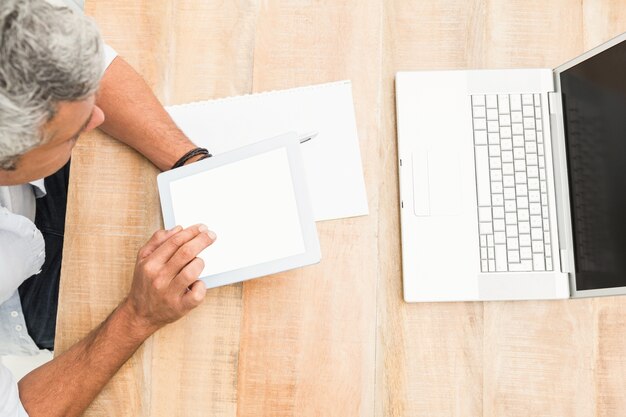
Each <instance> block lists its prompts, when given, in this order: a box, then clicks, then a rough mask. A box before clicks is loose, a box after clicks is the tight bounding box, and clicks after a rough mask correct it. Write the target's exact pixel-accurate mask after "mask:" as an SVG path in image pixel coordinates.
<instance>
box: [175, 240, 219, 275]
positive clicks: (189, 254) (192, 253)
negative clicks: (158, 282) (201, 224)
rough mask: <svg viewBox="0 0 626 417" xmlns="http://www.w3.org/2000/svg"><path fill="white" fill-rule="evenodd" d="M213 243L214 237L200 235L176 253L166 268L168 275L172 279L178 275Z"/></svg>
mask: <svg viewBox="0 0 626 417" xmlns="http://www.w3.org/2000/svg"><path fill="white" fill-rule="evenodd" d="M213 236H215V235H213ZM213 242H214V239H213V237H212V236H209V234H208V233H198V234H197V235H196V236H195V237H194V238H193V239H191V240H190V241H189V242H187V243H185V244H184V245H182V246H181V247H180V248H178V250H177V251H176V253H175V254H174V255H172V257H171V258H170V260H169V261H168V262H167V265H166V266H165V268H166V270H167V272H168V275H170V276H172V277H174V276H176V275H178V274H179V273H180V272H181V271H182V270H183V268H185V266H186V265H187V264H189V263H190V262H191V261H193V260H194V259H195V258H196V257H197V256H198V255H199V254H200V252H202V251H203V250H204V249H206V248H207V247H208V246H209V245H211V244H212V243H213Z"/></svg>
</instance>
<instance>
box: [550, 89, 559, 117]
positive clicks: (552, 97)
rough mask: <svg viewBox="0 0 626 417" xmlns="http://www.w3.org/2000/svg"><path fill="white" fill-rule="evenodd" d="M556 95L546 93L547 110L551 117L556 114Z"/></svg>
mask: <svg viewBox="0 0 626 417" xmlns="http://www.w3.org/2000/svg"><path fill="white" fill-rule="evenodd" d="M556 94H557V93H555V92H549V93H548V110H549V111H550V115H551V116H556V115H557V114H558V111H557V110H558V107H557V106H558V105H557V100H556Z"/></svg>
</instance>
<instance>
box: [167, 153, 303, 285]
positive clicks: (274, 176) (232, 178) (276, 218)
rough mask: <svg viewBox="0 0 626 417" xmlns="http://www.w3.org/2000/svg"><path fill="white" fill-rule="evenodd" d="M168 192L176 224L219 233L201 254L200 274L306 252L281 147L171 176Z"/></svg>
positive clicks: (294, 198) (216, 272) (286, 161)
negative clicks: (173, 178) (206, 228)
mask: <svg viewBox="0 0 626 417" xmlns="http://www.w3.org/2000/svg"><path fill="white" fill-rule="evenodd" d="M235 191H236V192H235ZM170 193H171V196H172V208H173V211H174V220H175V223H176V224H178V225H181V226H183V227H188V226H191V225H194V224H198V223H203V224H206V225H207V226H208V227H209V228H210V229H211V230H213V231H214V232H215V234H216V235H217V240H216V241H215V242H214V243H213V244H212V245H211V246H209V247H208V248H207V249H205V250H204V251H202V252H201V253H200V255H199V257H200V258H202V260H204V265H205V266H204V270H203V271H202V274H201V276H203V277H205V276H210V275H215V274H218V273H221V272H228V271H233V270H235V269H240V268H246V267H249V266H252V265H258V264H262V263H265V262H271V261H274V260H277V259H283V258H288V257H290V256H294V255H297V254H300V253H304V251H305V247H304V238H303V236H302V227H301V225H300V217H299V214H298V206H297V203H296V195H295V193H294V189H293V182H292V180H291V170H290V168H289V159H288V157H287V150H286V149H285V148H280V149H275V150H273V151H269V152H266V153H262V154H259V155H255V156H252V157H250V158H246V159H242V160H241V161H238V162H233V163H230V164H227V165H222V166H220V167H217V168H213V169H210V170H208V171H204V172H200V173H197V174H195V175H191V176H189V177H185V178H181V179H178V180H175V181H172V182H171V183H170Z"/></svg>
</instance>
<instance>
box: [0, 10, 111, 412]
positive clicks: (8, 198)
mask: <svg viewBox="0 0 626 417" xmlns="http://www.w3.org/2000/svg"><path fill="white" fill-rule="evenodd" d="M71 1H76V0H71ZM74 6H75V5H74ZM116 56H117V54H116V52H115V51H114V50H113V49H112V48H111V47H109V46H107V45H105V61H106V62H105V65H106V67H108V66H109V64H111V62H112V61H113V59H115V57H116ZM106 67H105V68H106ZM45 192H46V191H45V188H44V185H43V180H38V181H34V182H32V183H30V184H22V185H16V186H0V355H5V354H18V355H19V354H22V355H32V354H36V353H38V352H39V349H38V348H37V346H36V345H35V343H34V342H33V340H32V339H31V338H30V336H29V335H28V332H27V329H26V323H25V321H24V315H23V313H22V305H21V302H20V297H19V293H18V291H17V288H18V287H19V286H20V285H21V284H22V282H24V281H25V280H26V279H28V278H29V277H31V276H32V275H35V274H36V273H38V272H39V271H40V268H41V266H42V265H43V262H44V258H45V250H44V249H45V244H44V240H43V237H42V235H41V233H40V232H39V230H37V228H36V227H35V224H34V219H35V208H36V207H35V199H36V198H37V197H41V196H43V195H45ZM27 416H28V414H27V413H26V411H25V410H24V407H23V406H22V403H21V402H20V398H19V392H18V386H17V381H15V378H14V377H13V375H12V374H11V372H10V371H9V370H8V369H7V368H6V367H4V366H2V364H0V417H27Z"/></svg>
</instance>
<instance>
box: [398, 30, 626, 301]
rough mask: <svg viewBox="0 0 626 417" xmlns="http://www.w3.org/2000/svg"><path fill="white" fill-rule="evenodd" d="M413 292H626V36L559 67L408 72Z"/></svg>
mask: <svg viewBox="0 0 626 417" xmlns="http://www.w3.org/2000/svg"><path fill="white" fill-rule="evenodd" d="M396 106H397V127H398V156H399V179H400V213H401V226H402V269H403V281H404V282H403V283H404V299H405V300H406V301H407V302H420V301H472V300H530V299H564V298H569V297H587V296H599V295H615V294H624V293H626V34H623V35H621V36H618V37H617V38H615V39H612V40H610V41H608V42H606V43H604V44H603V45H601V46H598V47H597V48H595V49H593V50H591V51H589V52H587V53H585V54H583V55H581V56H579V57H578V58H575V59H573V60H572V61H570V62H567V63H565V64H563V65H561V66H559V67H558V68H556V69H513V70H461V71H419V72H398V73H397V74H396Z"/></svg>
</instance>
